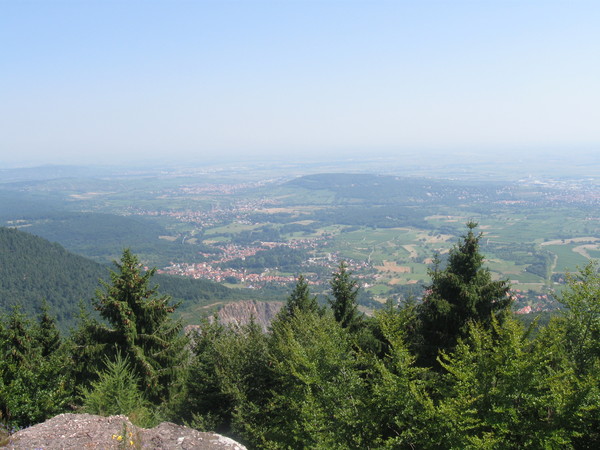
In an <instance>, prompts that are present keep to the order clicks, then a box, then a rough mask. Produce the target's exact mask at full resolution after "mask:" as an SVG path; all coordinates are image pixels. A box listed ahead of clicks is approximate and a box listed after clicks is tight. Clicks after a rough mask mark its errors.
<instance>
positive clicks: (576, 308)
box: [558, 262, 600, 373]
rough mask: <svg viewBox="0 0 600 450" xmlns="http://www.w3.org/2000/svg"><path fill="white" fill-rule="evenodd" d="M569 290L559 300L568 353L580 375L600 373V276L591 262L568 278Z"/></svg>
mask: <svg viewBox="0 0 600 450" xmlns="http://www.w3.org/2000/svg"><path fill="white" fill-rule="evenodd" d="M567 284H568V286H567V289H565V290H563V291H562V293H561V296H560V297H559V298H558V301H560V302H561V303H562V304H563V305H564V306H565V307H566V308H565V309H563V311H562V313H563V322H564V326H565V331H566V343H567V345H568V350H569V353H570V354H571V355H572V357H573V360H574V362H575V363H576V364H577V367H578V370H579V372H580V373H587V372H589V371H591V370H594V369H595V370H600V367H598V365H599V364H600V273H599V272H598V263H597V262H590V263H589V264H587V265H586V266H585V267H584V268H583V269H581V270H580V272H579V273H577V274H568V275H567Z"/></svg>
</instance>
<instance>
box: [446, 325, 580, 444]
mask: <svg viewBox="0 0 600 450" xmlns="http://www.w3.org/2000/svg"><path fill="white" fill-rule="evenodd" d="M561 344H562V343H561V340H560V337H559V336H556V335H554V336H552V335H548V334H546V333H541V334H538V335H537V337H536V338H535V339H534V340H531V339H529V338H528V332H527V331H525V330H524V329H523V327H522V326H521V324H520V323H519V322H517V321H515V320H513V319H507V320H505V321H504V322H503V323H502V324H500V323H499V322H498V321H497V320H496V319H495V318H494V319H492V322H491V327H490V328H489V329H486V328H484V327H483V326H482V324H481V323H472V324H470V326H469V332H468V337H467V338H466V339H465V340H459V343H458V345H457V346H456V349H455V351H454V352H452V353H450V354H446V353H443V354H442V357H441V364H442V366H443V367H444V368H445V369H446V371H447V375H446V383H444V384H442V385H441V401H440V404H439V407H438V408H439V414H438V419H439V422H438V427H439V428H438V429H437V430H436V431H437V433H438V434H437V438H438V439H439V440H440V442H441V444H442V446H444V447H447V448H450V447H453V448H458V447H461V448H465V447H469V448H482V447H483V448H498V447H503V448H569V447H571V445H572V438H573V437H574V435H575V434H576V433H574V431H573V430H572V429H570V425H569V423H570V421H571V419H572V416H573V414H576V415H578V414H579V413H580V412H581V411H580V410H581V408H582V406H583V404H584V403H585V402H584V401H582V399H578V398H577V396H578V392H579V384H578V381H577V379H576V377H575V375H574V372H573V367H572V365H571V364H570V363H569V361H568V360H567V358H566V357H565V356H566V355H565V353H564V351H563V350H562V348H561Z"/></svg>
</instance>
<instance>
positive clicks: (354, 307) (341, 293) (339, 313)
mask: <svg viewBox="0 0 600 450" xmlns="http://www.w3.org/2000/svg"><path fill="white" fill-rule="evenodd" d="M358 289H359V288H358V283H357V282H356V280H354V279H352V274H351V273H350V272H349V271H348V266H347V264H346V263H345V262H344V261H342V262H341V263H340V265H339V267H338V270H337V271H336V272H334V273H333V277H332V279H331V292H332V294H333V298H332V299H330V300H329V304H330V305H331V309H332V310H333V317H335V320H337V321H338V322H339V323H340V324H341V325H342V328H348V327H349V328H350V329H355V328H357V327H358V326H359V324H360V322H361V316H360V315H359V314H358V303H357V297H358Z"/></svg>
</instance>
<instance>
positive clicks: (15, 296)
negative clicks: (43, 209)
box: [0, 227, 268, 331]
mask: <svg viewBox="0 0 600 450" xmlns="http://www.w3.org/2000/svg"><path fill="white" fill-rule="evenodd" d="M121 251H122V249H121ZM109 269H110V267H108V266H105V265H102V264H99V263H96V262H94V261H91V260H89V259H87V258H84V257H82V256H79V255H75V254H73V253H70V252H68V251H67V250H65V249H64V248H63V247H62V246H61V245H59V244H56V243H51V242H48V241H47V240H45V239H42V238H40V237H37V236H34V235H32V234H29V233H25V232H23V231H20V230H17V229H14V228H6V227H0V312H4V313H7V312H9V311H11V309H12V308H13V307H14V306H18V307H19V308H20V310H21V312H22V313H23V314H25V315H28V316H35V315H36V314H39V313H41V312H42V309H43V305H44V304H46V305H47V306H48V308H49V310H50V311H52V314H53V315H54V318H55V319H56V322H57V324H58V326H59V328H60V329H61V330H62V331H66V330H68V329H69V328H70V327H73V326H75V325H76V324H77V319H78V317H79V314H80V308H79V304H80V303H81V302H82V303H84V304H86V305H87V304H89V302H90V300H91V299H92V298H93V297H94V293H95V291H96V289H97V288H98V281H99V280H107V279H108V278H109ZM153 282H154V284H158V285H159V286H160V289H161V292H164V293H165V294H167V295H170V296H171V297H172V298H173V299H174V300H175V301H177V302H180V303H181V308H180V310H186V309H189V308H192V307H199V306H203V305H208V304H211V303H215V302H219V301H232V300H241V299H247V298H248V297H249V295H250V293H248V292H246V290H244V289H237V290H232V289H228V288H227V287H225V286H223V285H221V284H218V283H215V282H213V281H209V280H195V279H192V278H183V277H175V276H170V275H163V274H156V275H155V276H154V277H153ZM251 294H252V296H253V297H255V296H256V295H257V294H256V293H255V292H252V293H251ZM265 295H268V293H266V294H265Z"/></svg>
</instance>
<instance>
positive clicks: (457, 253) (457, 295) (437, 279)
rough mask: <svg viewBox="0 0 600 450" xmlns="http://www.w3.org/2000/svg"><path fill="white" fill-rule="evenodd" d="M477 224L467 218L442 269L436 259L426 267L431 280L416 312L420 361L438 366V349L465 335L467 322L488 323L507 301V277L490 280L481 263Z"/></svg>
mask: <svg viewBox="0 0 600 450" xmlns="http://www.w3.org/2000/svg"><path fill="white" fill-rule="evenodd" d="M476 227H477V223H475V222H468V223H467V229H468V231H467V234H466V235H465V236H463V237H462V239H461V241H460V242H459V243H458V244H457V245H456V246H455V247H454V248H452V250H450V255H449V258H448V265H447V266H446V267H445V268H444V269H441V268H440V263H439V260H437V259H436V262H435V265H434V268H433V269H432V270H430V271H429V275H430V276H431V279H432V282H431V285H430V286H429V288H428V290H427V293H426V295H425V297H424V299H423V303H422V305H421V307H420V310H419V314H418V315H419V319H420V329H421V332H420V337H421V339H422V342H421V343H420V345H419V347H420V352H419V353H420V355H419V356H420V358H419V359H420V363H421V364H424V365H427V366H430V367H431V366H436V367H438V366H437V364H436V362H435V360H436V357H437V355H438V351H439V350H449V349H451V348H453V347H454V346H455V345H456V342H457V339H458V338H459V337H462V336H465V335H466V329H467V325H468V323H469V322H471V321H473V322H481V323H482V324H484V325H489V324H490V322H491V319H492V315H500V313H501V312H503V311H506V310H507V309H508V307H509V305H510V297H509V296H508V291H509V288H510V286H509V283H508V281H506V280H500V281H493V280H492V276H491V273H490V271H489V269H487V268H485V267H483V260H484V258H483V255H482V254H481V253H480V252H479V241H480V239H481V236H482V235H481V233H479V234H475V232H474V229H475V228H476Z"/></svg>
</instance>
